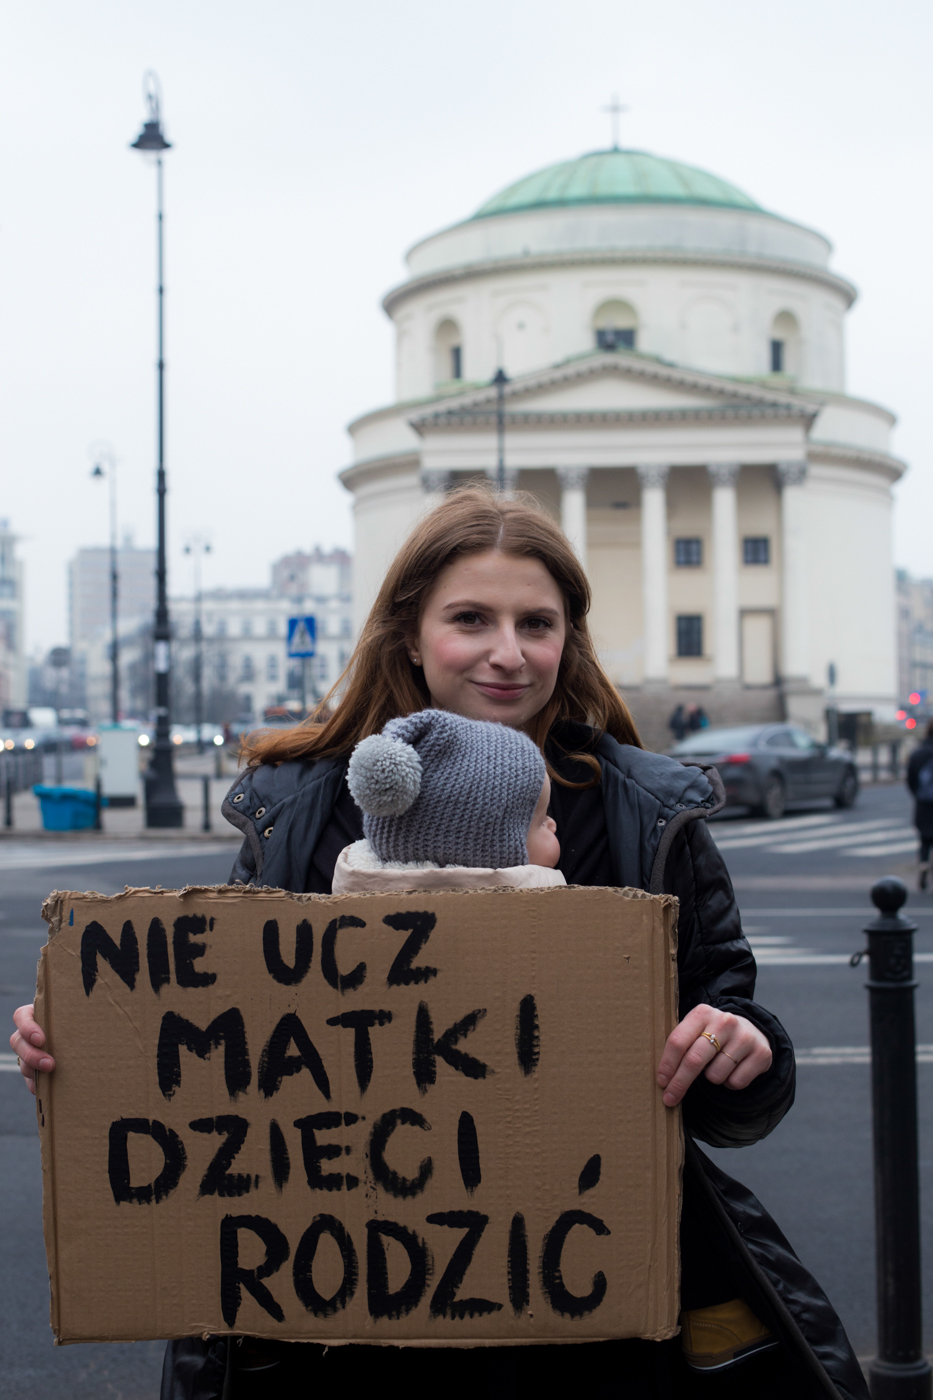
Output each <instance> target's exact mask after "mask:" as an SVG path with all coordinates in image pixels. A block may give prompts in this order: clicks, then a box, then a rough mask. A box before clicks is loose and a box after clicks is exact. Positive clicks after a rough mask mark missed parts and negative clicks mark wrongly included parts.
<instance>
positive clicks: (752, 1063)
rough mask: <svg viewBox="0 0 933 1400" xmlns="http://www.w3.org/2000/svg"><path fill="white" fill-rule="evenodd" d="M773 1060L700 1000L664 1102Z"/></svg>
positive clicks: (736, 1084) (748, 1030)
mask: <svg viewBox="0 0 933 1400" xmlns="http://www.w3.org/2000/svg"><path fill="white" fill-rule="evenodd" d="M710 1037H712V1039H710ZM717 1046H718V1048H717ZM771 1058H772V1057H771V1046H770V1045H769V1044H768V1037H767V1036H766V1035H764V1034H763V1033H762V1032H761V1031H760V1030H759V1029H758V1027H757V1026H753V1025H752V1023H751V1021H746V1019H745V1017H744V1016H734V1015H733V1014H732V1012H731V1011H715V1010H714V1009H713V1007H712V1006H706V1005H705V1004H703V1003H701V1004H700V1005H699V1006H695V1007H694V1008H693V1010H692V1011H691V1012H690V1013H689V1015H687V1016H685V1017H684V1019H683V1020H682V1021H681V1023H680V1025H679V1026H677V1028H676V1029H675V1030H673V1031H672V1032H671V1034H670V1035H669V1036H668V1038H667V1044H666V1045H665V1047H664V1054H663V1055H662V1056H661V1063H660V1064H659V1065H658V1083H659V1084H660V1086H661V1088H662V1089H663V1090H664V1102H665V1103H666V1104H667V1106H668V1108H673V1107H674V1105H675V1104H678V1103H680V1101H681V1099H682V1098H683V1096H684V1094H685V1093H686V1092H687V1090H688V1089H689V1088H690V1085H691V1084H692V1083H693V1081H694V1080H695V1079H696V1077H697V1075H698V1074H699V1073H700V1071H701V1070H702V1071H703V1072H704V1073H705V1074H706V1077H707V1079H708V1080H709V1081H710V1083H711V1084H725V1086H726V1088H727V1089H747V1088H748V1086H749V1084H751V1082H752V1080H753V1079H757V1078H758V1076H759V1074H764V1072H765V1070H768V1069H770V1068H771ZM23 1073H24V1074H25V1070H24V1071H23Z"/></svg>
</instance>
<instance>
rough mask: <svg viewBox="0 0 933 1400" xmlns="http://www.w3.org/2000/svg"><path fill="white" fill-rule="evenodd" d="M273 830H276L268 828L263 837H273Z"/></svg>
mask: <svg viewBox="0 0 933 1400" xmlns="http://www.w3.org/2000/svg"><path fill="white" fill-rule="evenodd" d="M273 830H274V828H273V827H271V826H267V827H266V829H265V831H264V832H263V833H262V834H263V836H271V835H272V832H273Z"/></svg>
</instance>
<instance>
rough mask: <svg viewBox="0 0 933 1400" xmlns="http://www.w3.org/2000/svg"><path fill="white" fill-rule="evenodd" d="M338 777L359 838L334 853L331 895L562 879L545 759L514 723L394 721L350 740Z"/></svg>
mask: <svg viewBox="0 0 933 1400" xmlns="http://www.w3.org/2000/svg"><path fill="white" fill-rule="evenodd" d="M347 784H348V786H349V788H350V792H351V794H352V796H353V799H354V801H355V802H356V804H357V806H358V807H360V808H361V809H362V811H363V831H364V832H365V838H366V839H365V840H363V841H355V842H354V843H353V845H352V846H347V847H345V849H344V850H342V851H341V852H340V855H339V856H338V858H337V867H336V869H335V871H334V883H333V892H334V894H364V893H372V892H376V891H379V892H385V891H388V890H413V889H417V890H437V889H479V888H482V887H487V888H488V887H489V886H491V885H511V886H514V887H517V888H519V889H538V888H541V887H542V886H545V885H563V884H566V881H565V880H564V877H563V875H562V873H561V872H560V871H559V870H556V869H555V868H554V867H555V866H556V865H557V862H558V860H559V859H560V844H559V842H558V840H557V829H556V827H555V824H554V821H553V819H552V818H551V817H549V816H548V814H547V809H548V802H549V801H550V796H551V784H550V780H549V779H548V776H547V771H546V769H545V766H544V759H543V758H542V757H541V754H540V752H539V751H538V749H537V748H536V747H535V745H534V744H533V743H532V742H531V740H530V739H529V738H528V737H527V736H526V735H524V734H522V733H520V732H519V731H518V730H517V729H509V728H508V727H507V726H506V725H504V724H493V723H490V722H488V721H486V720H473V719H464V718H462V716H460V715H455V714H451V713H449V712H448V711H447V710H421V711H419V712H418V713H417V714H413V715H407V716H406V717H405V718H404V719H393V720H390V721H389V723H388V724H387V725H386V727H385V729H384V730H383V731H382V733H381V734H371V735H370V736H369V738H368V739H363V740H362V741H361V742H360V743H359V744H357V746H356V748H355V749H354V750H353V755H352V757H351V759H350V767H349V771H348V773H347Z"/></svg>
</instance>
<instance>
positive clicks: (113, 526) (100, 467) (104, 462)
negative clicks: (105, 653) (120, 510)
mask: <svg viewBox="0 0 933 1400" xmlns="http://www.w3.org/2000/svg"><path fill="white" fill-rule="evenodd" d="M90 456H91V458H92V460H93V462H94V470H93V471H92V472H91V476H92V477H97V478H98V479H103V478H106V479H107V480H108V481H109V483H110V718H111V720H112V721H113V723H114V724H118V723H119V720H120V659H119V658H120V639H119V633H118V631H117V595H118V589H119V582H118V574H117V459H116V457H115V456H114V455H113V448H112V447H111V446H110V444H109V443H107V442H96V443H94V445H93V446H92V448H91V450H90Z"/></svg>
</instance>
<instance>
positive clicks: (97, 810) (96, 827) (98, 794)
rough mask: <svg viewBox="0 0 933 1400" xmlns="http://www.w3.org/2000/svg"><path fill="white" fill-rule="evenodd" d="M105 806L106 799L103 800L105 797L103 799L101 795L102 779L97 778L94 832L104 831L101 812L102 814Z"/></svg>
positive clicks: (95, 784)
mask: <svg viewBox="0 0 933 1400" xmlns="http://www.w3.org/2000/svg"><path fill="white" fill-rule="evenodd" d="M103 805H104V799H103V797H102V795H101V782H100V778H99V777H98V778H95V780H94V830H95V831H103V829H104V824H103V822H102V821H101V819H100V812H101V808H102V807H103Z"/></svg>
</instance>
